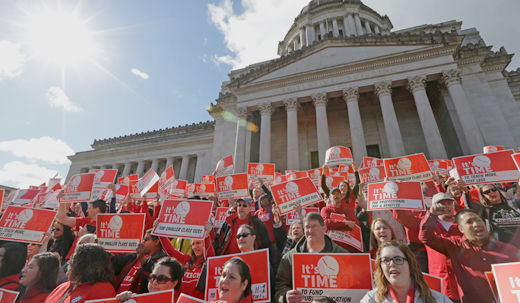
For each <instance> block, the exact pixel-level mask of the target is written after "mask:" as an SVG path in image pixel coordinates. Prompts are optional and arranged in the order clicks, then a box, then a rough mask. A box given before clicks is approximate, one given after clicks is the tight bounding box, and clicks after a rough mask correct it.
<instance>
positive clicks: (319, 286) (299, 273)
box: [292, 253, 372, 302]
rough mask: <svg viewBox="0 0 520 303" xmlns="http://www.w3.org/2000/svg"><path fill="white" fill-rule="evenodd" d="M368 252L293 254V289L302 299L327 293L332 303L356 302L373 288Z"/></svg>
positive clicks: (309, 300)
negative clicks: (300, 294)
mask: <svg viewBox="0 0 520 303" xmlns="http://www.w3.org/2000/svg"><path fill="white" fill-rule="evenodd" d="M371 267H372V266H371V264H370V255H369V254H311V253H296V254H294V255H293V267H292V276H293V289H297V290H299V291H300V292H301V293H302V294H303V301H302V302H311V301H312V298H313V297H316V296H327V297H330V298H332V299H333V300H334V301H335V302H359V301H361V298H363V296H364V295H365V294H366V293H367V292H368V291H369V290H371V289H372V270H371Z"/></svg>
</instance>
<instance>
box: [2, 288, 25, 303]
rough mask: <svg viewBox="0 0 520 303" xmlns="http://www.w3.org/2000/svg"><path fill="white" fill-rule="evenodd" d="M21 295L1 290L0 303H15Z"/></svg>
mask: <svg viewBox="0 0 520 303" xmlns="http://www.w3.org/2000/svg"><path fill="white" fill-rule="evenodd" d="M19 294H20V293H19V292H17V291H13V290H7V289H4V288H0V302H2V303H14V302H16V298H18V295H19Z"/></svg>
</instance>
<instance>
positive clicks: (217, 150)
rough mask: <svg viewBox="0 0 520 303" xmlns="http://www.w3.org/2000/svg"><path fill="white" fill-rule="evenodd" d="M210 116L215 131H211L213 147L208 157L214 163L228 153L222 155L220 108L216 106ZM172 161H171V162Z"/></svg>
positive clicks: (223, 125) (223, 129)
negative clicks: (213, 122) (213, 121)
mask: <svg viewBox="0 0 520 303" xmlns="http://www.w3.org/2000/svg"><path fill="white" fill-rule="evenodd" d="M210 115H211V117H213V119H214V120H215V131H214V132H213V148H212V151H211V157H210V163H211V164H210V165H216V164H217V162H218V160H220V159H221V158H222V157H226V156H228V155H224V156H223V154H224V149H225V148H224V147H223V145H224V141H225V140H224V139H223V137H224V134H225V132H226V129H225V128H226V125H225V123H224V118H223V117H222V109H221V108H220V107H217V108H216V109H215V110H213V111H212V112H211V113H210ZM172 163H173V162H172ZM176 176H177V177H179V175H178V172H176Z"/></svg>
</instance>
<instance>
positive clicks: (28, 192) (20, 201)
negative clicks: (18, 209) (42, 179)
mask: <svg viewBox="0 0 520 303" xmlns="http://www.w3.org/2000/svg"><path fill="white" fill-rule="evenodd" d="M39 193H40V190H39V189H19V190H16V191H15V194H14V196H13V198H12V199H11V200H10V201H9V205H13V204H17V205H26V204H31V203H32V202H33V200H34V198H36V196H37V195H38V194H39Z"/></svg>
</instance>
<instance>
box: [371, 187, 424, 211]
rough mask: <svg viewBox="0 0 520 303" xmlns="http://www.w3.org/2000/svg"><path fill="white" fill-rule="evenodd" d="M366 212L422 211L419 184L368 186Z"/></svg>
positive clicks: (421, 194)
mask: <svg viewBox="0 0 520 303" xmlns="http://www.w3.org/2000/svg"><path fill="white" fill-rule="evenodd" d="M367 202H368V205H367V210H368V211H374V210H385V209H399V210H415V211H424V210H425V205H424V197H423V192H422V188H421V182H379V183H369V184H368V201H367Z"/></svg>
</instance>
